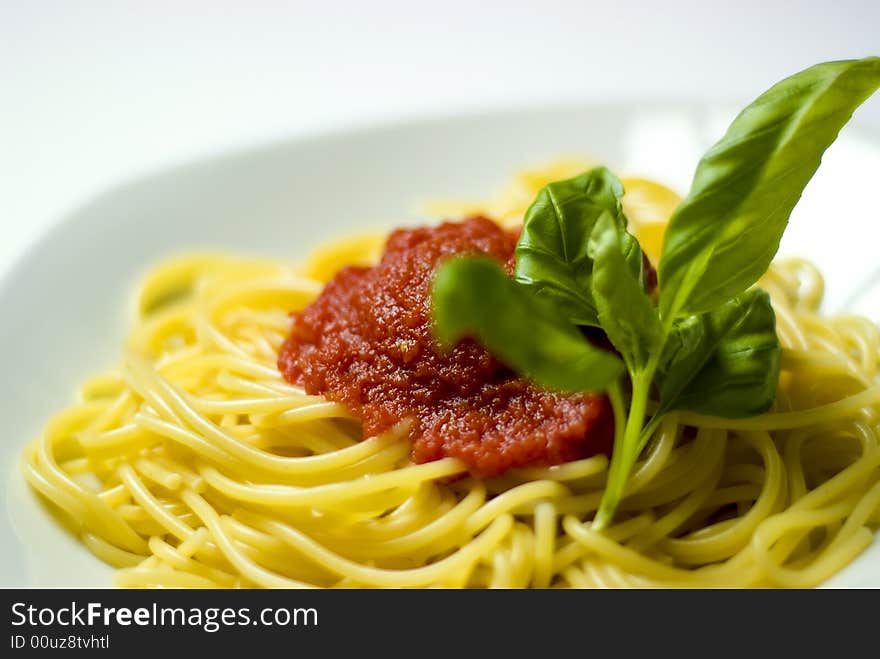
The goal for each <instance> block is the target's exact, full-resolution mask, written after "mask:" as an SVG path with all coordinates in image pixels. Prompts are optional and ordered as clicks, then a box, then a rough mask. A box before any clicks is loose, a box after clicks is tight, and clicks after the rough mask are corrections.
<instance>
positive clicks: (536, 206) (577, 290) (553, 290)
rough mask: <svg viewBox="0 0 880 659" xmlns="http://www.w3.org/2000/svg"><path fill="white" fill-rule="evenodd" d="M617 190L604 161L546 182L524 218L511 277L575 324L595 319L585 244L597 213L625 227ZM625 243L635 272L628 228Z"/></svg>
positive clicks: (637, 263) (636, 259) (636, 256)
mask: <svg viewBox="0 0 880 659" xmlns="http://www.w3.org/2000/svg"><path fill="white" fill-rule="evenodd" d="M622 196H623V184H622V183H621V182H620V180H619V179H618V178H617V177H616V176H615V175H614V174H612V173H611V172H610V171H609V170H608V169H606V168H605V167H597V168H595V169H592V170H590V171H588V172H585V173H583V174H581V175H580V176H576V177H574V178H571V179H567V180H564V181H556V182H554V183H550V184H548V185H547V186H545V187H544V188H543V189H542V190H541V191H540V192H539V193H538V196H537V197H536V199H535V201H534V203H532V205H531V206H530V207H529V209H528V211H526V215H525V218H524V219H523V230H522V234H521V235H520V238H519V242H518V243H517V246H516V272H515V279H516V280H517V281H518V282H519V283H521V284H523V285H525V286H527V287H528V288H530V289H531V290H532V291H533V292H535V293H536V294H538V295H540V296H541V297H543V298H546V299H548V300H550V301H551V302H553V303H554V304H555V305H556V306H557V307H558V308H559V309H560V311H561V312H562V313H564V314H565V315H566V317H567V318H568V319H569V320H571V322H573V323H575V324H577V325H592V326H598V325H599V321H598V318H597V312H596V305H595V302H594V301H593V297H592V294H591V286H590V278H591V276H592V273H593V260H592V259H591V258H590V255H589V253H588V251H587V244H588V242H589V238H590V234H591V233H592V231H593V227H594V226H595V224H596V220H597V219H598V218H599V216H600V215H602V213H610V214H611V216H612V217H613V218H614V220H615V222H616V223H617V224H618V225H619V226H620V227H621V228H626V217H625V216H624V214H623V211H622V210H621V206H620V197H622ZM624 243H625V244H624V253H625V254H626V258H627V262H628V263H629V264H630V267H631V268H633V272H635V273H639V275H640V273H641V268H642V261H641V250H639V248H638V244H637V243H635V242H634V239H633V238H632V236H630V235H629V234H627V237H626V238H625V239H624Z"/></svg>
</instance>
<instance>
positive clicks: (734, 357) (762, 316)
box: [655, 288, 781, 418]
mask: <svg viewBox="0 0 880 659" xmlns="http://www.w3.org/2000/svg"><path fill="white" fill-rule="evenodd" d="M780 355H781V349H780V347H779V339H778V338H777V336H776V315H775V314H774V312H773V306H772V305H771V303H770V296H769V295H767V293H766V292H764V291H762V290H761V289H759V288H754V289H751V290H749V291H747V292H745V293H743V294H742V295H740V296H739V297H736V298H734V299H733V300H730V301H728V302H726V303H725V304H723V305H722V306H720V307H718V308H717V309H716V310H714V311H711V312H708V313H704V314H701V315H699V316H690V317H688V318H685V319H683V320H681V321H679V322H677V323H675V325H673V328H672V332H671V333H670V335H669V338H668V339H667V343H666V347H665V349H664V355H663V359H662V361H661V364H660V368H659V369H658V371H657V375H656V377H655V380H656V382H657V383H658V385H659V390H660V408H659V410H658V412H657V413H658V414H665V413H666V412H668V411H670V410H673V409H684V410H692V411H694V412H700V413H702V414H711V415H713V416H721V417H726V418H737V417H747V416H752V415H755V414H760V413H761V412H765V411H766V410H767V409H768V408H769V407H770V405H771V404H772V403H773V400H774V399H775V398H776V386H777V384H778V382H779V362H780Z"/></svg>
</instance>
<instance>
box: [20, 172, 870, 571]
mask: <svg viewBox="0 0 880 659" xmlns="http://www.w3.org/2000/svg"><path fill="white" fill-rule="evenodd" d="M582 168H583V165H582V163H579V162H578V163H574V162H573V163H563V164H561V165H560V164H556V165H554V166H551V167H549V168H547V169H546V170H539V171H533V172H528V173H526V174H524V175H522V176H520V177H519V178H518V179H517V181H516V182H515V184H514V187H513V188H511V190H508V191H507V192H506V193H505V195H503V196H502V198H500V199H498V200H494V201H492V202H491V203H490V204H488V205H486V204H483V205H467V206H466V207H462V206H456V207H449V206H447V207H446V208H444V209H443V210H444V211H445V212H453V211H454V212H459V211H462V210H465V211H467V212H472V211H475V210H479V211H482V212H485V213H487V214H491V215H493V216H494V217H496V218H498V219H499V220H500V221H501V222H503V223H506V224H510V223H511V222H513V221H518V219H519V218H521V217H522V212H523V211H524V207H525V205H526V204H527V203H528V202H529V201H530V200H531V199H533V198H534V193H535V192H536V191H537V189H539V188H540V187H542V186H543V185H544V184H545V183H546V182H547V181H549V180H554V179H557V178H561V177H563V176H566V175H568V174H569V173H571V172H574V171H580V170H581V169H582ZM624 183H625V184H626V187H627V190H628V192H627V197H625V206H626V208H627V211H628V214H629V215H630V216H631V219H633V221H634V228H635V232H636V233H637V234H638V236H639V238H640V240H641V242H642V245H643V246H644V248H645V251H646V252H647V253H648V254H652V253H656V252H657V251H659V242H658V241H659V239H660V238H659V237H660V235H661V231H660V230H659V227H661V226H662V222H661V221H660V220H663V219H665V218H667V217H668V215H669V212H670V211H671V208H673V207H674V206H675V204H676V203H677V197H675V195H674V194H673V193H671V192H670V191H668V190H667V189H665V188H663V187H662V186H660V185H658V184H655V183H652V182H649V181H641V180H637V179H630V180H625V181H624ZM627 204H629V205H628V206H627ZM382 242H383V240H382V237H381V236H365V237H355V238H349V239H346V240H344V241H342V242H340V243H337V244H334V245H330V246H328V247H325V248H323V249H322V250H320V251H319V252H317V253H316V254H315V256H314V257H313V258H312V260H311V261H310V262H309V263H308V264H307V265H306V266H305V267H304V268H293V267H288V266H286V265H283V264H278V263H274V262H271V261H268V260H247V259H240V258H235V257H230V256H226V255H215V254H197V255H189V256H184V257H181V258H176V259H173V260H171V261H168V262H166V263H164V264H162V265H160V266H159V267H157V268H156V269H154V270H153V271H152V272H150V273H149V275H148V276H147V278H146V279H145V281H144V282H143V284H142V286H141V288H140V292H139V294H138V297H137V318H136V321H135V326H134V328H133V330H132V332H131V335H130V337H129V339H128V341H127V346H126V350H125V357H124V360H123V364H122V366H121V368H120V369H118V370H115V371H113V372H110V373H107V374H104V375H101V376H99V377H96V378H92V379H90V380H88V381H87V382H86V383H85V384H84V385H83V387H82V388H81V391H80V400H79V401H78V402H77V403H76V404H74V405H73V406H71V407H69V408H68V409H66V410H64V411H62V412H61V413H59V414H58V415H57V416H55V417H54V418H53V419H52V420H51V421H50V422H49V423H48V425H47V426H46V428H45V430H44V432H43V433H42V435H41V436H40V437H39V438H37V439H36V440H35V441H34V442H33V443H32V444H30V445H29V446H28V447H27V448H26V450H25V452H24V456H23V470H24V473H25V476H26V478H27V480H28V481H29V483H30V484H31V485H32V486H33V487H34V488H35V489H36V490H37V491H38V492H40V493H41V494H42V495H43V496H44V497H45V498H46V499H47V500H48V501H49V502H51V504H52V505H53V506H54V507H55V508H56V509H57V510H59V511H60V512H61V514H62V515H63V516H64V517H65V518H66V519H67V520H68V521H69V525H70V526H72V528H74V529H75V531H76V533H77V534H78V535H79V537H80V539H81V541H82V542H83V543H84V544H85V545H86V546H87V547H88V548H89V549H90V550H91V551H92V552H93V553H94V554H95V555H96V556H98V557H99V558H100V559H101V560H103V561H105V562H107V563H109V564H111V565H113V566H115V567H116V568H118V569H117V570H116V572H115V583H116V584H117V585H119V586H125V587H150V586H165V587H196V588H202V587H309V586H319V587H331V586H336V587H394V588H397V587H432V586H440V587H539V588H541V587H555V586H570V587H594V586H609V587H619V586H674V585H679V586H689V587H692V586H710V587H717V586H786V587H803V586H813V585H816V584H820V583H822V582H823V581H824V580H826V579H828V578H829V577H830V576H832V575H833V574H834V573H835V572H837V571H838V570H840V569H841V568H843V567H844V566H846V565H847V564H848V563H849V562H851V561H852V560H853V559H854V558H855V557H856V556H858V555H859V554H860V553H861V552H862V551H863V550H864V549H865V548H866V547H867V546H868V545H869V544H870V543H871V541H872V538H873V533H872V529H874V528H875V527H876V526H877V525H878V524H880V414H878V413H880V384H878V379H877V370H878V355H880V330H878V328H877V326H876V325H874V324H873V323H871V322H870V321H868V320H866V319H863V318H857V317H844V316H841V317H833V318H826V317H823V316H821V315H820V314H819V304H820V301H821V298H822V278H821V276H820V274H819V273H818V272H817V271H816V269H815V268H814V267H813V266H811V265H810V264H809V263H807V262H805V261H800V260H789V261H782V262H777V263H774V265H773V266H772V267H771V268H770V270H769V271H768V273H767V274H766V275H765V277H764V278H763V280H762V281H761V282H760V285H761V286H762V287H763V288H765V289H766V290H767V291H768V292H769V293H770V295H771V298H772V301H773V306H774V309H775V311H776V315H777V331H778V335H779V338H780V341H781V343H782V346H783V363H782V368H783V373H782V378H781V381H780V385H779V389H778V394H777V400H776V402H775V405H774V407H773V409H772V410H771V411H769V412H768V413H765V414H762V415H759V416H756V417H751V418H747V419H738V420H730V419H720V418H713V417H704V416H700V415H697V414H693V413H685V412H681V413H674V414H670V415H669V416H667V417H666V418H665V419H664V420H663V422H662V423H661V425H660V427H659V428H658V429H657V431H656V432H655V434H654V437H653V440H652V442H651V444H650V445H649V447H648V450H647V451H646V452H645V454H644V455H643V456H642V459H641V460H640V462H639V463H638V465H637V467H636V469H635V471H634V473H633V476H632V478H631V479H630V481H629V486H628V489H627V492H626V497H625V498H624V499H623V501H622V504H621V506H620V508H619V514H618V515H617V517H616V521H615V523H614V524H613V525H612V526H611V527H609V528H608V529H606V530H605V531H603V532H596V531H594V530H592V529H591V527H590V520H591V519H592V517H593V515H594V513H595V511H596V509H597V506H598V504H599V501H600V498H601V495H602V491H603V484H604V481H605V478H606V475H607V467H608V460H607V458H606V457H605V456H603V455H598V456H593V457H590V458H587V459H582V460H577V461H574V462H568V463H565V464H562V465H557V466H554V467H541V468H537V467H533V468H526V469H518V470H511V471H508V472H506V473H505V474H504V475H502V476H500V477H496V478H493V479H489V480H479V479H476V478H473V477H470V476H468V472H467V469H466V468H465V466H464V465H463V464H462V463H460V462H459V461H457V460H456V459H454V458H444V459H441V460H437V461H434V462H428V463H425V464H420V465H416V464H413V463H411V462H410V460H409V453H410V444H409V440H408V438H407V432H408V426H407V423H406V422H404V423H401V424H400V425H398V426H397V427H395V428H393V429H392V430H391V431H389V432H386V433H384V434H381V435H378V436H374V437H369V438H366V439H362V438H361V436H360V431H359V427H358V425H357V422H356V420H354V419H352V418H350V416H349V414H348V412H347V410H346V409H345V408H344V407H343V406H341V405H339V404H337V403H333V402H328V401H327V400H324V399H323V398H320V397H317V396H309V395H306V394H305V393H304V391H303V390H301V389H299V388H297V387H294V386H291V385H290V384H288V383H287V382H285V380H284V379H283V378H282V376H281V374H280V373H279V372H278V370H277V368H276V359H277V355H278V350H279V348H280V346H281V344H282V342H283V341H284V339H285V337H286V336H287V334H288V332H289V328H290V319H289V316H288V314H289V312H290V311H291V310H298V309H302V308H303V307H304V306H305V305H306V304H308V303H309V302H310V301H312V300H313V299H314V298H315V297H316V296H317V295H318V294H319V293H320V291H321V289H322V287H323V284H324V283H325V282H326V281H327V280H328V279H329V278H330V277H331V276H332V274H333V273H334V272H335V271H336V270H338V269H339V268H340V267H341V266H342V265H345V264H349V263H362V264H363V263H372V262H374V261H375V260H376V258H377V257H378V254H379V252H380V250H381V247H382ZM652 246H653V247H652ZM618 422H620V420H619V419H618Z"/></svg>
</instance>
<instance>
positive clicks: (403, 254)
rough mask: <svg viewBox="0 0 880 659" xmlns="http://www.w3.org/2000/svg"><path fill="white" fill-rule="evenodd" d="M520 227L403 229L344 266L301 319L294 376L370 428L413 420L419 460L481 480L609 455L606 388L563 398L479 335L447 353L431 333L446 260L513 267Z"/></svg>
mask: <svg viewBox="0 0 880 659" xmlns="http://www.w3.org/2000/svg"><path fill="white" fill-rule="evenodd" d="M516 238H517V236H516V234H515V233H511V232H508V231H505V230H503V229H501V228H500V227H499V226H498V225H496V224H495V223H494V222H492V221H490V220H487V219H485V218H473V219H469V220H466V221H464V222H457V223H453V222H447V223H444V224H441V225H439V226H436V227H422V228H416V229H399V230H397V231H394V232H393V233H392V234H391V235H390V237H389V238H388V242H387V244H386V248H385V252H384V254H383V256H382V259H381V261H380V262H379V263H378V264H377V265H376V266H374V267H346V268H343V269H342V270H341V271H340V272H339V273H337V274H336V276H335V277H334V278H333V280H331V281H330V282H329V283H328V284H327V286H326V287H325V288H324V291H323V292H322V293H321V295H320V296H319V297H318V298H317V299H316V300H315V301H314V302H313V303H312V304H311V305H309V306H308V307H306V308H305V309H304V310H303V311H302V312H299V313H294V314H293V315H292V318H293V323H292V329H291V333H290V336H289V338H288V339H287V340H286V341H285V343H284V344H283V346H282V348H281V351H280V354H279V357H278V367H279V369H280V370H281V372H282V373H283V374H284V377H285V378H286V379H287V380H288V381H289V382H291V383H294V384H297V385H300V386H302V387H304V388H305V390H306V391H307V392H308V393H310V394H321V395H323V396H325V397H326V398H328V399H329V400H333V401H336V402H339V403H342V404H343V405H345V406H346V407H347V408H348V409H349V410H351V412H352V413H353V414H355V415H356V416H357V417H358V418H360V419H361V422H362V424H363V433H364V435H365V436H372V435H375V434H377V433H380V432H383V431H385V430H388V429H389V428H391V427H392V426H394V425H395V424H396V423H398V422H399V421H401V420H404V419H407V418H411V419H413V421H414V425H413V428H412V431H411V439H412V459H413V460H414V461H415V462H419V463H421V462H428V461H431V460H437V459H440V458H443V457H446V456H452V457H456V458H459V459H461V460H462V461H464V462H465V463H466V464H467V465H468V467H469V469H470V470H471V472H472V473H473V474H475V475H478V476H484V477H488V476H495V475H498V474H501V473H503V472H504V471H506V470H508V469H510V468H517V467H528V466H538V465H553V464H559V463H562V462H567V461H570V460H575V459H578V458H583V457H587V456H590V455H594V454H596V453H605V454H609V453H610V451H611V444H612V438H613V434H614V429H613V423H614V422H613V417H612V413H611V409H610V405H609V403H608V401H607V399H606V398H605V396H603V395H597V394H578V395H562V394H557V393H552V392H548V391H544V390H542V389H540V388H538V387H536V386H534V385H532V384H530V383H529V382H527V381H525V380H523V379H522V378H519V377H517V376H516V375H515V374H514V373H513V372H512V371H511V370H510V369H508V368H507V367H505V366H504V365H503V364H501V363H499V362H498V361H497V360H496V359H495V358H493V357H492V356H491V355H490V354H489V353H488V352H487V351H486V350H484V349H483V348H482V347H480V346H479V345H477V344H476V343H475V342H473V341H471V340H465V341H462V342H460V343H459V344H458V345H457V346H456V347H455V348H454V349H453V350H452V351H451V352H448V353H442V352H441V351H440V350H439V347H438V344H437V342H436V340H435V339H434V337H433V335H432V332H431V315H430V299H429V296H430V286H431V278H432V276H433V273H434V270H435V268H436V267H437V265H438V263H439V262H441V261H442V260H443V259H444V258H447V257H449V256H451V255H454V254H482V255H485V256H488V257H491V258H494V259H496V260H498V261H499V262H501V263H503V264H505V267H506V268H507V270H508V272H512V270H513V265H514V247H515V245H516Z"/></svg>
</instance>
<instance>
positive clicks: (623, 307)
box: [588, 212, 662, 371]
mask: <svg viewBox="0 0 880 659" xmlns="http://www.w3.org/2000/svg"><path fill="white" fill-rule="evenodd" d="M624 234H626V235H629V234H628V233H627V231H626V229H621V228H620V227H619V225H618V223H617V222H615V220H614V218H612V216H611V214H610V213H607V212H606V213H602V214H601V215H600V216H599V217H598V219H597V220H596V225H595V228H594V229H593V233H592V234H591V235H590V244H589V249H588V252H589V254H590V257H591V258H592V259H593V277H592V290H593V300H594V301H595V304H596V310H597V311H598V316H599V323H600V324H601V326H602V329H604V330H605V333H606V334H607V335H608V338H609V339H610V340H611V343H612V344H614V347H615V348H617V350H618V351H619V352H620V354H621V355H622V356H623V360H624V362H626V364H627V366H628V367H629V370H630V371H637V370H641V369H642V368H644V367H645V366H646V364H647V362H648V359H649V357H650V356H651V355H652V354H653V353H655V352H657V351H658V350H659V349H660V345H661V342H662V328H661V327H660V319H659V318H658V317H657V311H656V309H655V308H654V305H653V304H651V299H650V298H649V297H648V294H647V293H646V292H645V289H644V287H643V286H642V282H641V281H640V280H639V278H638V277H636V276H635V275H634V274H633V272H632V270H631V269H630V267H629V264H628V263H627V262H626V256H625V254H624V251H623V250H624V243H623V235H624ZM630 238H631V240H632V241H633V242H635V244H636V245H638V242H637V241H636V239H635V238H633V237H632V236H630Z"/></svg>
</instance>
